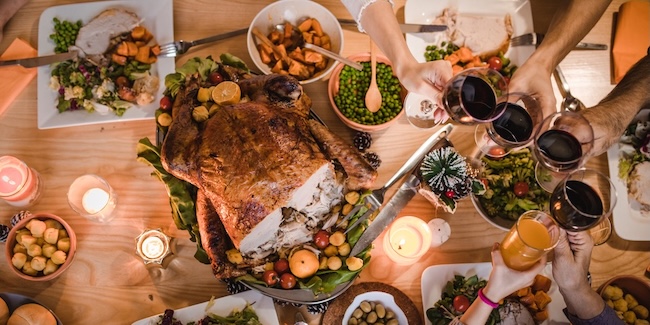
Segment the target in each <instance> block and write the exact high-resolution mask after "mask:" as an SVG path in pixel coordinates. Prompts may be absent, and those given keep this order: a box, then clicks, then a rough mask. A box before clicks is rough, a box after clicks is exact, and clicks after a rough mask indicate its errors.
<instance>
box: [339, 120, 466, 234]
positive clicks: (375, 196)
mask: <svg viewBox="0 0 650 325" xmlns="http://www.w3.org/2000/svg"><path fill="white" fill-rule="evenodd" d="M452 128H453V126H452V125H451V124H446V125H445V126H443V127H442V128H440V130H438V131H437V132H436V133H434V134H433V135H431V136H430V137H429V138H428V139H427V140H426V141H424V143H422V145H421V146H420V147H419V148H418V149H417V150H415V152H414V153H413V154H412V155H411V157H409V159H407V160H406V162H405V163H404V164H403V165H402V167H400V168H399V169H398V170H397V172H395V174H394V175H393V176H392V177H391V178H390V179H389V180H388V181H387V182H386V184H384V186H382V187H381V188H379V189H376V190H373V191H372V193H370V194H369V195H367V196H365V197H364V198H363V200H364V201H363V203H357V205H356V206H355V207H354V209H352V211H350V212H349V213H348V214H346V215H345V217H343V219H342V220H341V221H340V222H339V223H338V224H337V227H340V226H341V225H342V224H343V223H344V222H345V221H347V220H350V218H352V217H353V216H355V215H356V214H357V212H359V210H360V209H361V208H362V207H366V208H368V210H367V211H366V212H365V213H364V214H363V215H362V216H361V217H359V218H358V219H357V220H356V221H355V222H354V223H353V224H352V225H349V226H348V227H347V228H346V230H345V233H346V234H347V233H348V232H349V231H350V230H352V229H353V228H355V227H356V226H358V225H359V224H360V223H361V222H363V221H364V220H366V219H368V217H370V215H372V214H373V212H375V211H376V210H377V209H379V207H380V206H381V205H382V204H383V203H384V195H385V194H386V190H388V189H389V188H390V187H391V186H393V185H394V184H395V183H396V182H397V181H398V180H400V179H401V178H402V177H404V175H406V174H407V173H409V172H410V171H411V170H412V169H413V168H415V166H417V164H418V163H419V162H420V160H422V158H423V157H424V155H425V154H426V153H427V152H429V151H430V150H431V149H432V148H433V147H434V146H435V145H436V143H438V141H439V140H440V139H443V138H445V137H446V136H447V135H449V133H450V132H451V129H452Z"/></svg>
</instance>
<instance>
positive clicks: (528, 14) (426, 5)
mask: <svg viewBox="0 0 650 325" xmlns="http://www.w3.org/2000/svg"><path fill="white" fill-rule="evenodd" d="M450 7H455V8H457V9H458V13H461V14H473V15H485V16H503V15H505V14H507V13H509V14H510V17H511V18H512V27H513V36H516V35H521V34H525V33H531V32H533V14H532V11H531V7H530V3H529V2H528V0H508V1H506V0H436V1H431V0H407V1H406V4H405V6H404V21H405V22H407V23H414V24H430V23H432V22H433V21H434V20H435V19H436V17H438V16H439V15H440V14H441V13H442V11H443V10H444V9H445V8H450ZM444 34H445V33H416V34H406V44H408V47H409V49H411V53H413V56H414V57H415V58H416V59H417V60H418V61H419V62H425V61H426V60H425V59H424V52H425V51H426V47H427V45H431V44H439V43H440V42H441V41H443V40H444V39H443V37H444ZM534 50H535V47H534V46H518V47H510V49H508V52H506V53H505V56H506V57H507V58H510V60H511V61H512V63H514V64H516V65H517V66H521V64H523V63H524V61H526V59H528V57H529V56H530V55H531V54H532V53H533V51H534Z"/></svg>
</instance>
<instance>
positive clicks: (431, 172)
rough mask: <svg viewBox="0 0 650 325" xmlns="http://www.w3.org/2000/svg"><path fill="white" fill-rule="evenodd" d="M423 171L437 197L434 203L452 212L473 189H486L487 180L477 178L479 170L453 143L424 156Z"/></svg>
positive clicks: (424, 177) (482, 190)
mask: <svg viewBox="0 0 650 325" xmlns="http://www.w3.org/2000/svg"><path fill="white" fill-rule="evenodd" d="M420 174H421V175H422V178H423V180H424V182H425V183H426V185H428V186H429V187H430V188H431V190H432V191H433V193H434V194H435V195H436V196H437V197H436V198H435V199H434V201H435V202H434V203H435V204H438V205H442V206H443V208H445V210H446V211H448V212H451V213H453V212H454V211H455V210H456V200H459V199H462V198H464V197H466V196H468V195H469V194H470V193H472V192H474V193H477V194H480V193H482V192H484V191H485V186H484V185H483V183H481V182H480V181H478V180H477V179H475V176H476V174H477V173H476V171H474V170H473V169H472V168H471V167H470V166H469V164H468V163H467V162H466V161H465V157H463V156H461V155H460V154H459V153H458V152H457V151H456V149H454V147H451V146H447V147H442V148H439V149H435V150H433V151H431V152H429V153H428V154H427V155H426V156H424V158H423V160H422V164H421V165H420Z"/></svg>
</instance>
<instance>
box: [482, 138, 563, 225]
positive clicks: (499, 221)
mask: <svg viewBox="0 0 650 325" xmlns="http://www.w3.org/2000/svg"><path fill="white" fill-rule="evenodd" d="M478 158H479V160H480V163H481V174H480V179H481V181H482V182H484V184H485V183H487V184H486V185H487V190H486V191H485V193H484V194H483V195H480V196H477V195H472V202H473V203H474V206H475V207H476V210H478V211H479V213H480V214H481V215H482V216H483V217H484V218H485V219H486V220H487V221H488V222H490V223H491V224H492V225H494V226H495V227H497V228H500V229H503V230H509V229H510V228H511V227H512V225H514V223H515V221H517V219H519V216H520V215H521V214H522V213H524V212H526V211H528V210H548V202H549V197H550V194H549V193H548V192H546V191H545V190H544V189H542V188H541V187H540V186H539V185H538V184H537V181H536V180H535V161H534V159H533V156H532V153H531V151H530V149H529V148H524V149H519V150H514V151H512V152H510V154H508V155H507V156H505V157H503V158H490V157H487V156H484V155H483V154H481V156H480V157H478Z"/></svg>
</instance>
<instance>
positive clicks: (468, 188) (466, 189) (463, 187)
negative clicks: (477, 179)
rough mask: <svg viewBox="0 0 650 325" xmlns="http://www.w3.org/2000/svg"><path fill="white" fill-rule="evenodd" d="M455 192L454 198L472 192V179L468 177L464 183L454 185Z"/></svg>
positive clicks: (459, 197) (460, 197)
mask: <svg viewBox="0 0 650 325" xmlns="http://www.w3.org/2000/svg"><path fill="white" fill-rule="evenodd" d="M453 192H454V196H453V199H454V200H458V199H462V198H464V197H466V196H468V195H469V193H471V192H472V180H471V179H469V178H468V179H467V180H466V181H465V182H464V183H458V184H456V186H454V189H453Z"/></svg>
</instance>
